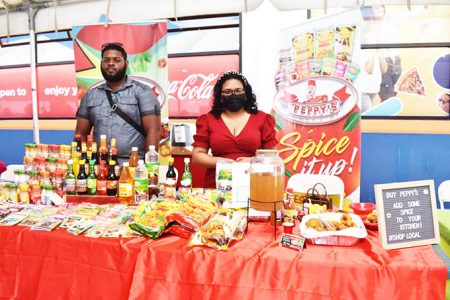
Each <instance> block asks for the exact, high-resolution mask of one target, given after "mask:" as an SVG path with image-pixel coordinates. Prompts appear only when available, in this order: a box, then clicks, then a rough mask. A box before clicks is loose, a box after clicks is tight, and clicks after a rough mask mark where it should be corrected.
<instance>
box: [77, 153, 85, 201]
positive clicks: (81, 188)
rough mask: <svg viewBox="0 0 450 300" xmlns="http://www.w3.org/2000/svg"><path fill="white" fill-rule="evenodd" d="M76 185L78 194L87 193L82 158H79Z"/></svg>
mask: <svg viewBox="0 0 450 300" xmlns="http://www.w3.org/2000/svg"><path fill="white" fill-rule="evenodd" d="M76 187H77V194H78V195H86V194H87V175H86V170H85V169H84V160H80V172H79V173H78V176H77V181H76Z"/></svg>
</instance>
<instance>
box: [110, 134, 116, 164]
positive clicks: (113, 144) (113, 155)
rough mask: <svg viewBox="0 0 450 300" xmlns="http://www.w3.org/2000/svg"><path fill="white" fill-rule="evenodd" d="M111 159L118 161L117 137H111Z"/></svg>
mask: <svg viewBox="0 0 450 300" xmlns="http://www.w3.org/2000/svg"><path fill="white" fill-rule="evenodd" d="M109 159H112V160H114V161H117V146H116V138H111V148H110V149H109Z"/></svg>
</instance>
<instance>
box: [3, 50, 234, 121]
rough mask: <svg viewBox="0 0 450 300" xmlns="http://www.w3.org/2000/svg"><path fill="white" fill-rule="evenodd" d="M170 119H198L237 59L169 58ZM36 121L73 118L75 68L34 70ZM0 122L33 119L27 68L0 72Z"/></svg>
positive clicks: (77, 96) (76, 93) (77, 92)
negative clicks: (224, 73) (214, 90)
mask: <svg viewBox="0 0 450 300" xmlns="http://www.w3.org/2000/svg"><path fill="white" fill-rule="evenodd" d="M168 68H169V88H168V102H169V116H170V117H197V116H199V115H201V114H204V113H207V112H208V111H209V110H210V108H211V96H212V90H213V87H214V83H215V80H216V79H217V76H218V75H219V74H221V73H223V72H224V71H227V70H239V55H238V54H226V55H208V56H189V57H172V58H169V63H168ZM36 76H37V93H38V112H39V118H55V119H58V118H75V114H76V111H77V109H78V101H79V100H78V99H80V98H81V96H82V95H80V93H84V91H83V90H82V89H78V88H77V85H76V83H75V66H74V64H64V65H48V66H39V67H38V68H37V74H36ZM0 77H1V78H2V80H1V81H0V118H4V119H18V118H32V108H31V88H30V87H31V75H30V68H29V67H25V68H11V69H0Z"/></svg>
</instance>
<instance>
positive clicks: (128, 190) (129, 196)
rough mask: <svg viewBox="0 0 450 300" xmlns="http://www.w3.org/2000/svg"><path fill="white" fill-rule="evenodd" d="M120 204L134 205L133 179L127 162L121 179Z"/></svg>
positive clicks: (123, 167) (124, 164)
mask: <svg viewBox="0 0 450 300" xmlns="http://www.w3.org/2000/svg"><path fill="white" fill-rule="evenodd" d="M119 202H120V203H125V204H131V203H133V177H132V176H131V174H130V167H129V164H128V163H127V162H124V163H123V165H122V173H121V174H120V178H119Z"/></svg>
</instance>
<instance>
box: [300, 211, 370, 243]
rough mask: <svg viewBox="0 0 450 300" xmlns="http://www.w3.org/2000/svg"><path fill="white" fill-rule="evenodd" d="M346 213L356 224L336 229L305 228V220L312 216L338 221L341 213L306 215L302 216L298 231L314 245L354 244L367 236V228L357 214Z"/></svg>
mask: <svg viewBox="0 0 450 300" xmlns="http://www.w3.org/2000/svg"><path fill="white" fill-rule="evenodd" d="M348 215H349V216H350V217H351V218H352V221H353V223H355V225H356V226H355V227H351V228H348V229H344V230H338V231H317V230H315V229H312V228H307V226H306V222H308V221H309V220H310V219H313V218H319V219H321V220H326V221H330V222H331V221H332V220H336V221H339V220H340V219H341V217H342V213H323V214H317V215H306V216H304V217H303V218H302V222H301V223H300V233H301V235H302V236H303V237H304V238H306V239H308V241H309V242H311V243H312V244H315V245H328V246H344V247H349V246H353V245H356V244H357V243H358V242H359V241H360V240H361V239H364V238H366V237H367V230H366V228H365V227H364V224H363V221H362V220H361V218H360V217H359V216H358V215H355V214H348Z"/></svg>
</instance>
